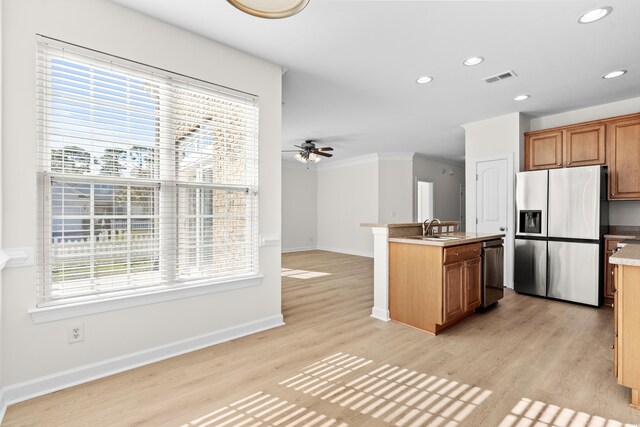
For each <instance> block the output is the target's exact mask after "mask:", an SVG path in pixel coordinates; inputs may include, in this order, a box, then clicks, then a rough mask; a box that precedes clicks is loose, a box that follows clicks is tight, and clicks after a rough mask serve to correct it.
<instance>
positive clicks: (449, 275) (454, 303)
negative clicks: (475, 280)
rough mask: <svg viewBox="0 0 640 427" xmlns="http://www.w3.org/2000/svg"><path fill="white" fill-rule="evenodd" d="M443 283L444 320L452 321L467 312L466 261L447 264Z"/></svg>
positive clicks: (445, 321)
mask: <svg viewBox="0 0 640 427" xmlns="http://www.w3.org/2000/svg"><path fill="white" fill-rule="evenodd" d="M443 268H444V280H443V283H442V286H443V288H442V297H443V298H442V321H443V323H447V322H450V321H452V320H454V319H456V318H458V317H460V316H461V315H462V314H463V313H464V312H465V301H464V299H465V298H464V296H465V295H464V294H465V283H464V282H465V280H464V279H465V277H464V276H465V271H464V262H457V263H455V264H449V265H445V266H444V267H443Z"/></svg>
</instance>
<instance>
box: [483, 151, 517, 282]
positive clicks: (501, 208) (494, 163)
mask: <svg viewBox="0 0 640 427" xmlns="http://www.w3.org/2000/svg"><path fill="white" fill-rule="evenodd" d="M509 160H510V159H509V158H507V157H504V158H495V159H487V160H479V161H477V162H476V206H475V208H476V209H475V211H476V212H475V213H476V224H475V226H476V232H477V233H504V234H506V236H505V239H504V241H505V245H504V281H505V283H504V284H505V286H508V287H512V286H513V233H512V232H511V230H510V229H509V227H508V224H510V222H511V220H512V218H510V215H509V210H508V206H509V203H512V201H511V198H510V197H509V191H513V190H512V189H513V183H512V182H513V176H512V175H513V172H512V171H511V168H512V166H511V164H510V161H509ZM509 179H510V180H511V181H509ZM510 189H511V190H510ZM511 216H512V215H511Z"/></svg>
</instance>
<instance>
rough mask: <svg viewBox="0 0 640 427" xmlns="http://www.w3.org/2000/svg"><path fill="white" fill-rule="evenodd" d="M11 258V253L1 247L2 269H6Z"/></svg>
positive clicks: (0, 266)
mask: <svg viewBox="0 0 640 427" xmlns="http://www.w3.org/2000/svg"><path fill="white" fill-rule="evenodd" d="M10 260H11V258H9V255H7V253H6V252H5V251H3V250H2V249H0V271H2V270H4V267H5V266H6V265H7V263H8V262H9V261H10Z"/></svg>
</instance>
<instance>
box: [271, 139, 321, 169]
mask: <svg viewBox="0 0 640 427" xmlns="http://www.w3.org/2000/svg"><path fill="white" fill-rule="evenodd" d="M294 147H298V148H299V149H298V150H282V152H283V153H287V152H295V153H296V155H295V156H294V157H295V159H296V160H297V161H299V162H301V163H309V162H315V163H318V162H319V161H320V158H321V157H320V156H322V157H333V154H330V153H327V151H333V148H331V147H316V144H315V141H314V140H313V139H307V140H306V141H305V142H303V143H302V144H301V145H294Z"/></svg>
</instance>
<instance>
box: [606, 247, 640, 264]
mask: <svg viewBox="0 0 640 427" xmlns="http://www.w3.org/2000/svg"><path fill="white" fill-rule="evenodd" d="M609 262H610V263H611V264H617V265H630V266H633V267H640V244H632V243H629V244H627V245H626V246H625V247H624V248H622V249H620V250H619V251H618V252H616V253H615V254H613V255H611V256H610V257H609Z"/></svg>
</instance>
